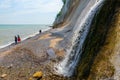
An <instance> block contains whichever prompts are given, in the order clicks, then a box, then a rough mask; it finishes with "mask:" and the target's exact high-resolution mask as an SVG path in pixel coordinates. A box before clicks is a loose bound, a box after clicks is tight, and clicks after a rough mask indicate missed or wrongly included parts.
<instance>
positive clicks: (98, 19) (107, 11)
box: [77, 0, 117, 80]
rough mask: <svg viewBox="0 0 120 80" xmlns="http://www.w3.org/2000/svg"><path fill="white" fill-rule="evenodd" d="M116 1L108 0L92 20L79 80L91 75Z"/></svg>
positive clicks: (80, 65) (80, 66) (79, 70)
mask: <svg viewBox="0 0 120 80" xmlns="http://www.w3.org/2000/svg"><path fill="white" fill-rule="evenodd" d="M116 3H117V0H106V1H105V2H104V4H103V6H102V7H101V9H100V10H99V11H98V12H97V13H96V15H95V17H94V19H93V21H92V25H91V29H90V31H89V33H88V36H87V38H86V40H85V43H84V46H83V53H82V55H81V59H80V62H79V65H78V69H77V71H78V75H77V79H78V80H80V79H87V78H88V76H89V73H90V69H91V66H92V64H93V62H94V59H95V57H96V55H97V53H98V51H99V50H100V48H101V46H102V45H103V43H104V41H105V38H106V33H107V31H108V30H109V24H110V21H111V19H112V16H113V13H114V10H115V9H114V8H115V4H116ZM108 4H109V5H108Z"/></svg>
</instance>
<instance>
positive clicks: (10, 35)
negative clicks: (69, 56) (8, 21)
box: [0, 24, 50, 48]
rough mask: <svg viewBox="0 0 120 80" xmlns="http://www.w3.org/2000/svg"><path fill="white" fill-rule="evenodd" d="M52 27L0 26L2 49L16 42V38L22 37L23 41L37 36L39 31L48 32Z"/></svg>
mask: <svg viewBox="0 0 120 80" xmlns="http://www.w3.org/2000/svg"><path fill="white" fill-rule="evenodd" d="M49 26H50V25H40V24H37V25H0V48H4V47H6V46H8V45H10V44H12V43H13V42H14V36H17V35H20V37H21V40H25V39H27V38H29V37H32V36H35V35H36V34H38V33H39V30H42V32H43V31H46V30H48V29H50V27H49Z"/></svg>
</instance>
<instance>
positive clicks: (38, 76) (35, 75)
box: [33, 71, 43, 78]
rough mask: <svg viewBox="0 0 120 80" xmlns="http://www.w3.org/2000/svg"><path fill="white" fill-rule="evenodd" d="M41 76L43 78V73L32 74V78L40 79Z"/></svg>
mask: <svg viewBox="0 0 120 80" xmlns="http://www.w3.org/2000/svg"><path fill="white" fill-rule="evenodd" d="M42 76H43V73H42V72H41V71H38V72H36V73H34V74H33V77H34V78H41V77H42Z"/></svg>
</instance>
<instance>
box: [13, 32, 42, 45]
mask: <svg viewBox="0 0 120 80" xmlns="http://www.w3.org/2000/svg"><path fill="white" fill-rule="evenodd" d="M39 33H42V30H39ZM19 42H21V38H20V36H19V35H17V36H15V45H16V44H18V43H19Z"/></svg>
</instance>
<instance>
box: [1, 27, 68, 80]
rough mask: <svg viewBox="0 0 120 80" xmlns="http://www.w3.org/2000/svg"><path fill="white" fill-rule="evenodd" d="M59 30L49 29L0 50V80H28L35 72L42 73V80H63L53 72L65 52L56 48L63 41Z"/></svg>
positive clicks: (58, 47) (60, 48) (59, 47)
mask: <svg viewBox="0 0 120 80" xmlns="http://www.w3.org/2000/svg"><path fill="white" fill-rule="evenodd" d="M61 30H63V28H59V29H50V30H48V31H46V32H43V33H41V34H37V35H35V36H33V37H31V38H29V39H27V40H25V41H22V42H21V43H19V44H18V45H14V44H12V45H10V46H8V47H6V48H3V49H0V80H28V79H29V78H30V79H31V77H32V76H33V74H34V73H35V72H37V71H42V73H43V80H54V78H55V79H56V77H57V78H59V80H64V77H60V76H58V75H57V74H55V71H54V65H55V64H56V63H58V62H59V61H60V60H62V59H63V57H64V54H65V50H64V49H63V48H62V47H61V46H58V44H60V42H61V41H62V40H63V39H64V37H63V36H60V35H59V34H60V33H59V31H61ZM53 75H54V76H53ZM51 76H52V77H51ZM33 80H36V79H33ZM65 80H66V78H65Z"/></svg>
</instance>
